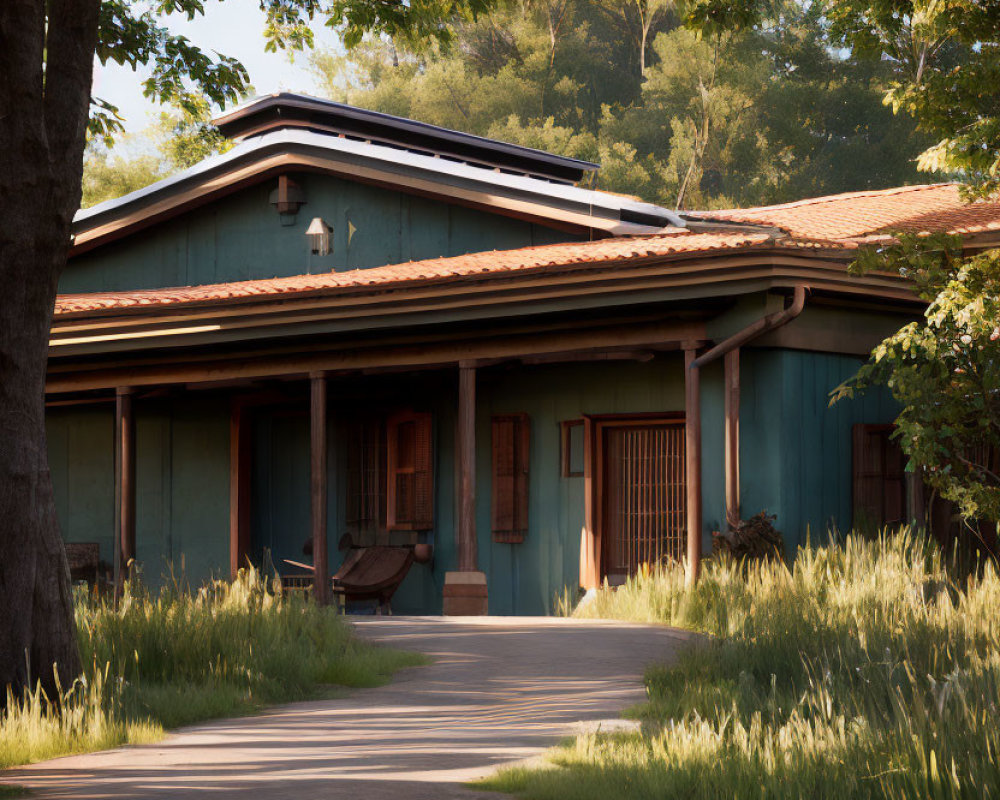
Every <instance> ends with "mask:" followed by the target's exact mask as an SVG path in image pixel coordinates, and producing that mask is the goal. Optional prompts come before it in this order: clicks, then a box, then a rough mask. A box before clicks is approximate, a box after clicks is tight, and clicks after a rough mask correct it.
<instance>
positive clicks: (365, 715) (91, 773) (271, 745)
mask: <svg viewBox="0 0 1000 800" xmlns="http://www.w3.org/2000/svg"><path fill="white" fill-rule="evenodd" d="M354 622H355V624H356V626H357V629H358V632H359V634H360V635H361V636H364V637H366V638H369V639H372V640H375V641H379V642H384V643H386V644H391V645H394V646H397V647H401V648H405V649H410V650H419V651H421V652H424V653H427V654H429V655H431V656H432V657H433V658H434V663H432V664H430V665H429V666H425V667H416V668H413V669H408V670H404V671H402V672H400V673H398V674H397V676H396V679H395V680H394V681H393V682H392V683H391V684H389V685H387V686H382V687H379V688H376V689H362V690H358V691H352V692H350V693H348V694H347V695H345V696H344V697H339V698H335V699H332V700H322V701H316V702H307V703H294V704H291V705H287V706H280V707H276V708H273V709H270V710H269V711H267V712H266V713H263V714H260V715H258V716H254V717H242V718H238V719H229V720H220V721H217V722H211V723H207V724H203V725H198V726H194V727H191V728H185V729H182V730H179V731H177V732H176V733H174V734H172V735H170V736H169V737H167V738H166V739H165V740H164V741H162V742H160V743H158V744H155V745H148V746H142V747H129V748H121V749H119V750H112V751H108V752H103V753H93V754H91V755H85V756H70V757H67V758H60V759H55V760H53V761H47V762H44V763H41V764H34V765H32V766H30V767H25V768H22V769H18V770H12V771H10V772H8V773H4V774H2V775H0V782H10V783H17V784H22V785H25V786H28V787H30V788H31V789H32V795H31V796H32V797H33V798H76V799H77V800H97V798H102V799H108V800H110V798H122V799H124V798H127V799H128V800H188V799H189V798H195V797H197V798H204V797H209V796H210V797H212V798H219V800H228V798H244V797H245V798H260V800H286V799H288V800H291V798H295V800H300V799H301V800H333V799H334V798H338V799H339V798H345V799H346V798H365V799H366V800H381V799H382V798H391V799H392V800H411V799H412V800H421V799H422V798H427V799H428V800H430V799H431V798H433V799H434V800H439V799H441V798H474V797H475V798H481V799H482V798H490V797H496V795H491V794H484V793H482V792H476V791H473V790H471V789H468V788H466V787H464V786H463V785H462V784H463V783H464V782H466V781H469V780H473V779H475V778H478V777H481V776H483V775H486V774H488V773H489V772H491V771H492V770H493V769H495V768H496V767H497V766H499V765H500V764H504V763H507V762H511V761H517V760H520V759H524V758H529V757H531V756H534V755H536V754H538V753H539V752H541V751H542V750H543V749H545V748H546V747H549V746H551V745H553V744H555V743H557V742H558V741H559V740H560V739H561V738H563V737H565V736H566V735H567V734H569V733H572V732H574V731H578V730H581V729H582V728H588V727H596V726H597V725H601V726H603V727H604V728H605V729H606V728H608V727H611V726H614V725H621V724H622V723H621V721H618V720H617V717H618V714H619V713H620V712H621V710H622V709H623V708H625V707H627V706H629V705H631V704H634V703H636V702H639V701H640V700H641V699H642V698H643V689H642V684H641V676H642V673H643V670H644V668H645V667H646V666H647V665H649V664H651V663H654V662H667V661H669V660H670V659H671V658H673V657H674V654H675V653H676V652H677V650H678V648H679V647H680V646H681V645H682V644H683V643H684V642H686V641H688V640H690V639H691V637H692V634H688V633H685V632H682V631H677V630H673V629H669V628H658V627H650V626H642V625H628V624H623V623H619V622H591V621H578V620H565V619H555V618H524V617H476V618H442V617H382V618H371V617H369V618H356V619H355V620H354Z"/></svg>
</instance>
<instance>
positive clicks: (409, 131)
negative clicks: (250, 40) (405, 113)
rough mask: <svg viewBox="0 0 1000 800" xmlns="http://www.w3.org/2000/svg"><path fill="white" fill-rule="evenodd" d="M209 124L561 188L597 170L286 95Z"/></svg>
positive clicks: (233, 133) (241, 133) (236, 135)
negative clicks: (425, 157)
mask: <svg viewBox="0 0 1000 800" xmlns="http://www.w3.org/2000/svg"><path fill="white" fill-rule="evenodd" d="M213 122H214V123H215V125H217V126H218V128H219V130H220V131H221V132H222V134H223V135H224V136H226V137H228V138H230V139H243V138H247V137H249V136H255V135H259V134H262V133H266V132H268V131H273V130H277V129H280V128H307V129H311V130H315V131H322V132H326V133H334V134H340V135H344V136H350V137H354V138H359V139H364V140H371V141H377V142H379V143H381V144H388V145H392V146H395V147H400V148H402V149H406V150H416V151H419V152H422V153H429V154H432V155H438V156H442V157H445V158H451V159H456V160H459V161H466V162H468V163H471V164H476V165H477V166H489V167H494V168H497V169H501V170H504V171H510V172H515V173H519V174H525V175H532V176H534V177H542V178H547V179H549V180H553V181H559V182H561V183H575V182H577V181H579V180H581V179H582V178H583V177H584V176H585V175H586V174H587V173H590V172H594V171H595V170H597V169H598V167H599V165H597V164H593V163H591V162H589V161H582V160H580V159H576V158H567V157H565V156H557V155H553V154H552V153H546V152H544V151H542V150H534V149H532V148H530V147H522V146H521V145H516V144H510V143H508V142H500V141H496V140H494V139H487V138H485V137H483V136H475V135H473V134H471V133H462V132H461V131H453V130H449V129H448V128H441V127H438V126H437V125H430V124H428V123H426V122H418V121H416V120H412V119H405V118H403V117H395V116H392V115H391V114H383V113H381V112H378V111H369V110H367V109H363V108H355V107H354V106H349V105H346V104H344V103H337V102H334V101H332V100H321V99H319V98H316V97H309V96H307V95H301V94H293V93H290V92H281V93H278V94H273V95H268V96H265V97H260V98H256V99H254V100H251V101H250V102H248V103H245V104H244V105H242V106H239V107H237V108H235V109H233V110H232V111H230V112H228V113H226V114H222V115H221V116H219V117H217V118H216V119H215V120H213Z"/></svg>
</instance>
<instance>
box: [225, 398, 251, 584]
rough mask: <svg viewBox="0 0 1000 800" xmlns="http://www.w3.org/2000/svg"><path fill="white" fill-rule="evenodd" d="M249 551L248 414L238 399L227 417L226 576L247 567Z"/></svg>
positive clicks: (234, 575) (233, 574)
mask: <svg viewBox="0 0 1000 800" xmlns="http://www.w3.org/2000/svg"><path fill="white" fill-rule="evenodd" d="M249 550H250V413H249V411H248V409H247V407H246V405H245V404H244V403H243V402H241V401H240V400H239V399H235V400H234V401H233V404H232V409H231V411H230V417H229V574H230V577H232V578H235V577H236V573H237V572H239V570H240V568H241V567H244V566H246V556H247V553H248V552H249Z"/></svg>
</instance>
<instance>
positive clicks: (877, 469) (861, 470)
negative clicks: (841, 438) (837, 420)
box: [853, 425, 906, 530]
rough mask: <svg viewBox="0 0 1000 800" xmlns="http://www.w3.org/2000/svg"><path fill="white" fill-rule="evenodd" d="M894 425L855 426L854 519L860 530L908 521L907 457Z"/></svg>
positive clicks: (855, 525) (854, 523)
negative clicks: (895, 436) (895, 432)
mask: <svg viewBox="0 0 1000 800" xmlns="http://www.w3.org/2000/svg"><path fill="white" fill-rule="evenodd" d="M894 430H895V426H894V425H855V426H854V430H853V439H854V442H853V449H854V455H853V460H854V520H853V526H854V527H855V528H856V529H860V530H872V529H879V528H883V527H885V526H887V525H898V524H900V523H902V522H904V521H905V520H906V473H905V471H904V468H905V465H906V460H905V458H904V457H903V451H902V449H901V448H900V446H899V443H898V442H897V441H896V440H895V439H893V438H892V433H893V431H894Z"/></svg>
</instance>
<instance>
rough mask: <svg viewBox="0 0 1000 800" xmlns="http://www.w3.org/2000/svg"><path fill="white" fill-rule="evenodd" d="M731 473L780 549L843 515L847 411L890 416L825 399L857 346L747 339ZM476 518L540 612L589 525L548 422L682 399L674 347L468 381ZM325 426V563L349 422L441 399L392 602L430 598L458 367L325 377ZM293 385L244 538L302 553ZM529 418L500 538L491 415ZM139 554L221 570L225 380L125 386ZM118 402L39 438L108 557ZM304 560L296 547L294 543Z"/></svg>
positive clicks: (436, 607)
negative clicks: (428, 554) (523, 521)
mask: <svg viewBox="0 0 1000 800" xmlns="http://www.w3.org/2000/svg"><path fill="white" fill-rule="evenodd" d="M742 362H743V363H742V401H741V402H742V441H741V473H742V490H743V497H742V503H743V511H744V515H750V514H753V513H755V512H756V511H759V510H760V509H767V510H768V511H769V512H771V513H776V514H777V515H778V527H779V528H780V529H781V530H782V531H783V532H784V533H785V536H786V541H787V542H788V543H789V546H790V549H791V550H794V548H795V546H796V545H797V544H799V543H800V542H802V541H804V539H805V535H806V531H807V530H810V531H811V532H812V534H813V536H814V537H816V536H819V535H822V534H823V533H824V532H825V531H826V529H827V528H828V526H830V525H835V526H839V527H841V528H844V527H847V526H849V524H850V514H851V427H852V425H853V424H854V423H856V422H866V423H881V422H890V421H891V420H892V419H893V418H894V416H895V414H896V409H895V406H894V404H893V402H892V400H891V398H890V397H889V396H888V394H887V393H886V392H872V393H869V394H867V395H865V396H864V397H862V398H860V399H858V400H854V401H850V402H845V403H843V404H838V405H837V406H835V407H834V408H832V409H830V408H828V407H827V402H828V394H829V391H830V390H831V389H832V388H833V387H835V386H836V385H837V384H839V383H840V382H841V381H842V380H843V379H845V378H846V377H849V376H850V375H851V374H853V372H854V370H855V369H856V368H857V366H858V365H859V363H860V361H859V360H858V359H856V358H852V357H847V356H835V355H823V354H816V353H808V352H794V351H784V350H747V351H745V352H744V353H743V357H742ZM477 392H478V411H477V437H478V445H479V448H478V451H479V455H478V463H477V487H478V503H477V527H478V539H479V564H480V568H481V569H482V570H483V571H484V572H486V574H487V577H488V581H489V592H490V611H491V613H494V614H544V613H546V612H547V611H548V610H549V609H550V608H551V602H552V600H553V598H554V597H555V596H556V595H557V594H558V593H560V592H561V591H562V590H563V589H564V587H570V588H571V589H575V587H576V586H577V582H578V576H579V545H580V532H581V528H582V526H583V511H584V498H583V479H582V478H563V477H562V476H561V471H560V427H559V423H560V422H562V421H564V420H571V419H578V418H580V417H581V416H582V415H583V414H622V413H635V412H666V411H682V410H683V408H684V383H683V361H682V359H681V357H680V356H679V355H665V356H661V357H659V358H657V359H656V360H655V361H652V362H649V363H645V364H641V363H625V362H622V363H614V362H610V363H602V364H579V365H557V366H537V367H517V368H513V367H512V368H510V369H501V368H495V369H491V370H483V371H481V372H480V375H479V381H478V389H477ZM330 397H331V404H330V430H329V436H330V440H329V452H330V463H329V465H328V466H329V474H330V483H329V490H328V491H329V496H328V500H329V504H330V513H329V528H328V535H329V540H330V544H331V556H330V565H331V568H332V569H336V568H337V567H338V566H339V564H340V560H341V555H340V553H339V552H337V550H336V543H337V541H338V540H339V538H340V536H341V535H342V534H343V533H344V532H345V530H346V526H345V524H344V522H343V517H344V513H343V509H344V507H345V497H346V479H345V476H346V464H345V452H346V447H345V444H344V443H345V427H346V425H347V423H348V422H349V421H350V420H351V419H353V418H354V417H355V416H356V415H357V414H359V413H361V412H363V411H365V410H370V409H374V408H384V409H386V410H389V409H392V408H400V407H406V406H411V407H414V408H416V409H417V410H426V411H431V412H433V414H434V417H435V426H436V430H435V448H436V452H437V458H436V470H437V472H436V484H435V485H436V497H435V500H436V509H435V519H436V527H435V531H434V534H433V540H434V543H435V545H436V555H435V560H434V563H433V565H419V564H418V565H414V567H413V569H412V570H411V572H410V574H409V576H408V577H407V579H406V581H405V582H404V584H403V586H402V587H401V588H400V591H399V592H398V594H397V596H396V599H395V602H394V608H395V610H396V612H397V613H425V614H426V613H432V614H433V613H439V612H440V610H441V594H442V589H443V583H444V575H445V572H447V571H449V570H452V569H455V568H456V567H457V554H456V548H455V541H454V520H455V502H456V494H455V483H454V464H455V421H456V406H457V376H456V373H455V371H453V370H447V371H440V372H433V373H425V374H414V375H393V376H384V377H379V378H376V377H371V378H365V379H356V378H355V379H343V380H342V381H339V382H338V381H331V385H330ZM305 402H306V399H305V396H304V395H303V399H302V404H301V408H300V409H298V410H296V411H279V410H262V411H260V412H259V413H258V415H257V418H256V421H255V424H254V436H253V440H254V463H253V493H252V496H253V507H252V513H253V524H252V540H253V549H254V553H255V554H256V555H257V556H258V557H259V556H260V554H261V553H262V552H264V550H265V549H266V550H267V551H269V552H270V554H271V559H272V561H273V563H274V564H275V565H277V566H278V567H279V568H280V569H283V570H286V571H287V570H288V569H289V568H288V567H287V566H286V565H285V564H284V563H283V559H285V558H292V559H295V560H303V555H302V545H303V544H304V542H305V541H306V539H307V537H308V536H309V493H308V492H309V429H308V424H309V423H308V417H307V415H306V414H305ZM514 412H525V413H527V414H528V415H529V416H530V418H531V474H530V507H529V532H528V535H527V537H526V539H525V541H524V542H523V543H521V544H499V543H495V542H493V540H492V535H491V531H490V493H491V487H490V417H491V416H492V415H493V414H505V413H514ZM136 424H137V434H136V438H137V441H136V452H137V515H138V524H137V555H138V560H139V561H140V562H142V565H143V572H144V576H145V578H146V580H147V581H148V582H149V583H150V584H151V585H153V586H155V585H158V584H159V583H160V582H161V580H162V579H163V576H164V575H165V573H166V572H167V570H168V568H169V566H170V565H171V564H172V565H173V566H174V569H175V570H176V571H177V572H180V571H181V565H182V562H183V573H184V575H185V576H186V578H187V579H188V580H189V581H190V582H191V583H193V584H195V583H198V582H200V581H201V580H203V579H205V578H208V577H210V576H212V575H222V576H225V575H227V574H228V565H229V484H228V481H229V406H228V400H227V398H225V397H224V396H221V395H199V394H191V395H187V396H184V397H181V398H178V399H174V400H171V401H167V400H157V401H148V400H147V401H137V402H136ZM723 430H724V428H723V405H722V367H721V363H716V364H713V365H710V366H709V367H708V368H706V369H705V370H704V371H703V374H702V437H703V438H702V460H703V470H702V486H703V509H704V528H703V535H704V547H705V551H706V552H709V550H710V548H711V531H713V530H719V529H720V528H721V527H722V526H723V525H724V521H725V503H724V497H725V493H724V475H723ZM112 441H113V410H112V407H111V406H110V405H107V406H101V407H95V408H62V409H53V410H52V411H51V412H50V415H49V451H50V461H51V467H52V476H53V482H54V484H55V491H56V501H57V507H58V511H59V516H60V521H61V524H62V529H63V532H64V535H65V537H66V538H67V540H69V541H98V542H100V543H101V548H102V557H103V558H105V559H106V560H108V561H112V560H113V533H112V532H113V525H114V482H113V451H112ZM306 560H308V559H306Z"/></svg>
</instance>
